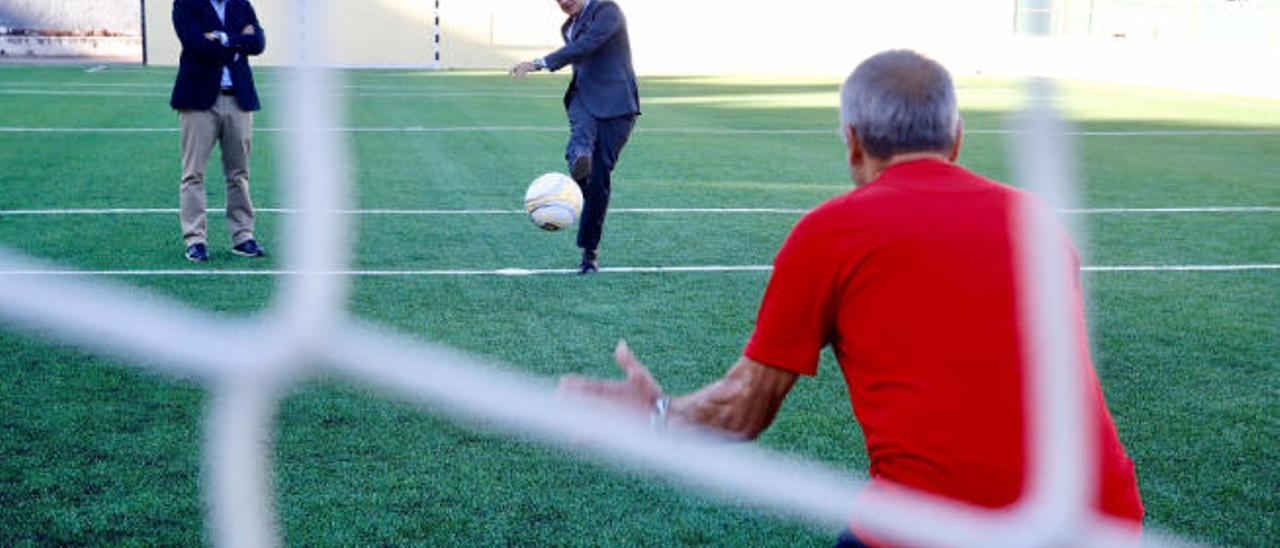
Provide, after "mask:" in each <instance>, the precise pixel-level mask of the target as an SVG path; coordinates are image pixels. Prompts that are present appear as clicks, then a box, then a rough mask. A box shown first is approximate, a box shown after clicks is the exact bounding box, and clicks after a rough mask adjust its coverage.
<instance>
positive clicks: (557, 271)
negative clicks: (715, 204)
mask: <svg viewBox="0 0 1280 548" xmlns="http://www.w3.org/2000/svg"><path fill="white" fill-rule="evenodd" d="M1080 270H1081V271H1083V272H1098V273H1114V272H1250V271H1267V270H1280V263H1278V264H1226V265H1115V266H1083V267H1080ZM771 271H773V266H772V265H767V264H760V265H696V266H613V267H601V268H600V272H602V273H607V274H676V273H680V274H690V273H692V274H698V273H725V272H771ZM577 273H578V270H577V269H575V268H514V267H508V268H498V269H491V270H485V269H458V270H447V269H422V270H414V269H404V270H334V271H324V272H308V273H305V274H307V275H314V274H321V275H325V276H354V277H366V278H397V277H398V278H427V277H453V276H497V277H522V276H547V275H575V276H576V275H577ZM303 274H304V272H303V271H298V270H269V269H264V270H211V269H200V270H176V269H160V270H146V269H137V270H73V269H69V268H68V269H32V270H0V277H13V276H58V277H62V276H76V277H81V276H83V277H127V276H138V277H190V276H210V277H238V276H259V277H262V276H271V277H275V276H300V275H303Z"/></svg>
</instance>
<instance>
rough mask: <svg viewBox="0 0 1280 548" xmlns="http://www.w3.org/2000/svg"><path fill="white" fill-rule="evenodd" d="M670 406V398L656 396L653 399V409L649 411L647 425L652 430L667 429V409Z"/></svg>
mask: <svg viewBox="0 0 1280 548" xmlns="http://www.w3.org/2000/svg"><path fill="white" fill-rule="evenodd" d="M670 407H671V398H668V397H666V396H658V399H656V400H653V411H650V412H649V426H652V427H653V429H654V430H666V429H667V409H668V408H670Z"/></svg>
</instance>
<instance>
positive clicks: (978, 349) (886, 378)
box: [561, 50, 1143, 546]
mask: <svg viewBox="0 0 1280 548" xmlns="http://www.w3.org/2000/svg"><path fill="white" fill-rule="evenodd" d="M841 111H842V118H843V123H842V127H843V131H844V135H845V138H846V141H847V144H848V163H849V167H850V172H851V174H852V176H853V179H854V181H855V183H856V186H857V188H855V189H854V190H853V191H851V192H848V193H846V194H844V195H841V196H837V197H835V198H832V199H830V200H828V201H826V202H825V203H823V204H821V205H820V206H818V207H817V208H816V209H814V210H813V211H811V212H809V213H808V214H806V215H805V216H804V217H803V218H802V219H800V221H799V222H798V223H797V224H796V226H795V228H794V229H793V230H792V231H791V234H790V235H789V236H788V237H787V239H786V241H785V243H783V245H782V248H781V250H779V252H778V255H777V257H776V259H775V261H774V269H773V274H772V277H771V278H770V279H769V284H768V287H767V288H766V290H765V294H764V299H763V301H762V302H761V305H760V311H759V315H758V317H757V320H756V327H755V331H754V333H752V335H751V338H750V339H749V340H748V342H747V344H746V348H745V349H744V350H743V352H742V357H741V358H740V359H739V360H738V362H737V363H736V364H734V365H733V366H732V367H731V368H730V369H729V371H728V372H727V373H726V374H725V376H724V377H723V378H721V379H720V380H718V381H716V382H714V383H712V384H709V385H707V386H706V387H704V388H702V389H701V390H698V391H697V392H694V393H691V394H688V395H685V396H680V397H676V398H668V397H667V396H665V395H664V394H663V393H662V390H661V388H660V387H659V386H658V384H657V382H656V381H654V380H653V378H652V376H651V375H650V374H649V372H648V370H647V369H645V367H644V366H643V365H641V364H640V362H639V361H637V360H636V358H635V357H634V356H633V355H632V354H631V352H630V351H629V350H628V349H627V348H626V345H625V344H619V348H618V351H617V360H618V364H619V365H620V366H621V367H622V368H623V369H624V370H625V371H626V372H627V377H628V378H627V379H626V380H625V381H607V380H596V379H587V378H582V377H566V378H564V379H562V381H561V389H562V390H563V391H566V392H577V393H585V394H591V395H596V396H600V397H605V398H610V399H614V400H616V401H618V402H621V403H625V404H630V405H634V406H637V407H644V408H649V407H653V408H655V409H656V411H655V413H656V414H657V415H658V416H659V417H660V418H663V419H665V418H666V417H670V418H671V420H675V421H682V422H688V423H696V424H701V425H704V426H710V427H713V428H717V429H720V430H724V431H726V432H728V433H730V434H732V435H735V436H739V437H742V438H745V439H752V438H755V437H756V436H757V435H759V434H760V432H762V431H763V430H764V429H765V428H767V427H768V426H769V424H770V423H771V422H772V421H773V418H774V416H775V414H776V413H777V410H778V408H779V407H780V406H781V405H782V401H783V399H784V398H785V397H786V395H787V393H788V392H789V391H790V390H791V387H792V386H793V385H794V383H795V381H796V378H797V376H798V375H813V374H814V373H816V371H817V367H818V358H819V353H820V352H821V350H822V349H823V348H825V347H826V346H827V345H830V346H831V347H832V348H833V350H834V352H835V356H836V360H837V361H838V362H839V363H840V367H841V369H842V370H843V372H844V378H845V382H846V384H847V385H848V388H849V399H850V401H851V402H852V405H853V411H854V414H855V415H856V416H857V419H858V422H859V423H861V425H862V430H863V433H864V434H865V437H866V445H867V453H868V456H869V457H870V471H869V472H870V475H871V478H872V481H873V483H877V484H886V485H888V484H894V485H902V486H908V487H911V488H914V489H919V490H922V491H927V492H930V493H935V494H938V495H943V496H946V497H950V498H953V499H957V500H961V501H965V502H968V503H971V504H975V505H979V506H984V507H989V508H998V507H1004V506H1008V505H1010V504H1012V503H1014V502H1016V501H1017V499H1018V498H1019V496H1020V495H1021V494H1022V491H1023V487H1024V485H1025V484H1026V481H1025V476H1026V475H1027V466H1026V462H1025V453H1026V446H1027V443H1026V432H1025V429H1026V428H1028V427H1029V425H1030V423H1029V421H1028V420H1026V417H1025V416H1024V411H1025V408H1026V406H1025V405H1024V401H1023V384H1024V383H1023V370H1022V361H1023V348H1022V344H1021V339H1020V326H1019V321H1020V317H1021V316H1020V315H1019V311H1018V310H1017V306H1018V303H1017V302H1016V297H1017V295H1018V291H1017V286H1016V281H1017V280H1016V277H1015V272H1016V268H1015V263H1014V261H1015V260H1016V257H1015V250H1014V243H1015V242H1014V240H1013V234H1014V233H1015V228H1016V227H1014V226H1012V225H1013V223H1014V222H1015V219H1016V218H1017V217H1016V212H1017V210H1018V209H1017V208H1018V207H1019V205H1018V204H1019V202H1021V201H1022V200H1027V199H1030V198H1029V197H1028V196H1027V195H1026V194H1024V193H1022V192H1021V191H1019V190H1016V189H1013V188H1011V187H1008V186H1005V185H1002V184H1000V183H997V182H994V181H991V180H989V179H986V178H984V177H982V176H980V175H977V174H975V173H973V172H971V171H968V170H966V169H964V168H962V167H960V166H958V165H956V164H955V160H956V158H957V157H958V155H959V151H960V141H961V124H960V116H959V111H958V108H957V104H956V96H955V89H954V87H953V85H952V83H951V77H950V76H949V75H948V74H947V71H946V69H944V68H943V67H942V66H940V65H938V64H937V63H936V62H934V61H932V60H930V59H927V58H924V57H922V56H920V55H918V54H916V53H913V52H910V51H901V50H899V51H888V52H884V53H880V54H878V55H875V56H873V57H871V58H870V59H868V60H866V61H864V62H863V63H862V64H861V65H859V66H858V68H857V69H856V70H855V71H854V72H853V74H852V75H850V76H849V78H848V80H846V81H845V84H844V87H843V88H842V91H841ZM1063 245H1064V246H1066V247H1067V248H1068V249H1069V250H1070V252H1071V255H1072V257H1073V258H1075V257H1076V253H1075V250H1074V247H1072V246H1071V243H1070V241H1066V240H1064V242H1063ZM1074 266H1075V270H1074V271H1073V272H1072V279H1074V280H1076V284H1075V285H1076V288H1077V290H1078V288H1079V279H1078V268H1079V265H1078V260H1077V262H1076V263H1075V265H1074ZM1074 302H1075V306H1076V314H1075V316H1076V318H1077V326H1076V327H1077V330H1078V332H1079V333H1080V334H1081V336H1080V337H1079V345H1080V346H1079V351H1080V355H1081V356H1082V357H1083V359H1082V361H1081V363H1082V364H1084V367H1085V369H1086V370H1085V371H1083V372H1082V373H1083V374H1086V375H1087V378H1088V382H1089V383H1090V385H1091V386H1092V388H1093V390H1092V391H1091V394H1092V397H1091V401H1090V402H1089V406H1088V407H1087V409H1088V412H1089V413H1090V414H1091V416H1092V417H1093V435H1094V437H1095V446H1096V448H1097V453H1096V455H1097V458H1096V466H1097V467H1098V468H1097V481H1098V485H1097V490H1096V491H1097V501H1096V505H1097V508H1098V509H1099V510H1100V511H1101V512H1103V513H1105V514H1107V515H1110V516H1113V517H1116V518H1120V519H1122V520H1127V521H1130V522H1132V523H1134V524H1135V525H1136V524H1140V523H1141V519H1142V512H1143V510H1142V502H1141V499H1140V497H1139V495H1138V489H1137V480H1136V478H1135V475H1134V470H1133V462H1132V461H1131V460H1130V459H1129V457H1128V456H1127V455H1126V454H1125V452H1124V448H1123V447H1122V446H1121V444H1120V440H1119V438H1118V437H1117V435H1116V431H1115V426H1114V425H1113V423H1112V420H1111V416H1110V413H1109V412H1108V411H1107V408H1106V404H1105V401H1104V400H1103V397H1102V392H1101V388H1100V387H1099V385H1098V381H1097V377H1096V375H1095V374H1094V372H1093V366H1092V364H1091V363H1090V362H1089V360H1088V342H1087V340H1086V337H1085V336H1084V335H1083V334H1084V333H1085V328H1084V320H1083V318H1084V314H1083V304H1082V300H1081V298H1080V293H1079V292H1078V291H1077V292H1076V295H1075V299H1074ZM842 542H845V543H847V544H848V545H852V546H858V545H860V541H859V540H858V539H856V538H853V537H851V536H848V535H846V537H842Z"/></svg>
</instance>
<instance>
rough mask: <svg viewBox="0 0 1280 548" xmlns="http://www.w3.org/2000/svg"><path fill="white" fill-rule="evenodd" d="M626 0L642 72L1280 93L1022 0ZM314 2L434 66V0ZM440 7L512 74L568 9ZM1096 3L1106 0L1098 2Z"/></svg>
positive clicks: (450, 32) (1252, 73)
mask: <svg viewBox="0 0 1280 548" xmlns="http://www.w3.org/2000/svg"><path fill="white" fill-rule="evenodd" d="M0 1H4V2H14V1H19V0H0ZM26 1H33V0H26ZM617 1H618V3H619V5H621V6H622V9H623V11H624V12H625V13H626V16H627V20H628V26H629V30H630V35H631V40H632V49H633V53H634V60H635V64H636V68H637V70H638V71H640V72H641V73H642V74H679V73H770V74H779V73H783V74H786V73H797V74H819V75H828V76H829V75H843V74H845V73H847V72H848V71H849V70H850V69H851V68H852V67H853V66H855V65H856V64H857V62H858V61H859V60H861V59H863V58H865V57H866V56H867V55H870V54H871V53H874V52H876V51H880V50H883V49H887V48H912V49H916V50H919V51H922V52H924V53H926V54H928V55H930V56H932V57H934V58H936V59H938V60H939V61H941V62H943V63H944V64H945V65H946V66H948V67H949V68H950V69H951V70H952V71H953V72H955V73H957V74H962V75H963V74H977V73H983V74H1008V75H1025V74H1035V75H1044V76H1064V77H1073V78H1093V79H1103V80H1113V81H1123V82H1134V83H1144V84H1153V85H1165V86H1176V87H1183V88H1190V89H1200V90H1206V91H1220V92H1229V93H1237V94H1243V95H1256V96H1268V97H1280V83H1278V82H1277V74H1280V71H1276V70H1274V68H1272V67H1276V66H1280V46H1276V45H1265V44H1264V45H1260V46H1248V45H1240V44H1233V43H1231V42H1230V40H1226V41H1223V40H1217V41H1207V42H1206V41H1205V39H1204V37H1203V36H1189V35H1188V33H1185V32H1184V33H1176V32H1174V33H1170V32H1166V31H1167V30H1168V29H1165V30H1164V31H1161V34H1160V36H1161V38H1160V39H1159V40H1152V39H1149V37H1146V38H1143V39H1141V40H1139V39H1136V38H1134V37H1129V38H1125V39H1119V38H1115V37H1113V36H1110V35H1107V34H1106V33H1105V32H1103V31H1105V30H1106V29H1100V28H1099V29H1094V31H1096V32H1094V33H1093V34H1092V35H1090V34H1089V33H1083V34H1082V33H1080V32H1069V33H1068V32H1064V33H1063V34H1065V35H1066V37H1064V38H1028V37H1016V36H1013V32H1012V31H1013V28H1012V27H1013V18H1014V11H1013V10H1014V1H1013V0H790V1H787V2H777V1H773V0H617ZM1186 1H1190V0H1186ZM311 2H312V4H313V5H317V6H321V7H322V8H323V9H324V11H325V12H326V13H327V14H328V16H329V18H330V19H331V21H330V25H329V32H330V33H331V36H333V39H332V41H331V45H332V46H333V48H334V51H335V52H336V56H335V59H336V61H337V62H338V64H342V65H418V66H426V65H430V64H431V61H432V43H431V31H432V27H433V20H434V15H435V14H434V4H435V2H434V0H311ZM287 3H288V2H286V1H285V0H256V1H254V5H255V6H256V7H257V9H258V13H259V15H260V17H261V19H262V24H263V26H264V27H265V28H266V30H267V35H268V37H267V54H266V55H264V56H263V57H262V58H260V59H258V60H257V62H258V64H283V63H287V62H288V60H289V59H290V40H289V39H288V38H289V37H290V36H291V35H296V33H297V32H299V29H300V28H303V26H300V24H299V22H298V17H297V16H296V15H295V14H291V13H286V11H285V10H284V8H283V6H284V5H285V4H287ZM440 4H441V7H440V22H441V27H442V29H441V30H442V34H443V38H442V58H441V61H442V64H443V66H445V67H451V68H489V69H503V68H507V67H509V66H511V65H512V64H513V63H515V62H517V61H520V60H526V59H532V58H534V57H537V56H540V55H543V54H546V53H548V52H550V51H551V50H552V49H554V48H555V47H558V45H559V43H560V39H559V37H558V33H557V31H558V29H559V26H560V23H561V22H562V21H563V20H564V15H563V14H562V13H560V12H559V9H558V8H557V7H556V5H555V2H553V0H440ZM1069 4H1070V5H1072V6H1077V7H1078V6H1079V5H1083V4H1081V3H1080V2H1076V1H1075V0H1071V1H1068V0H1055V3H1054V5H1055V6H1057V8H1056V9H1060V10H1066V9H1067V6H1068V5H1069ZM1101 4H1105V2H1101V1H1099V2H1097V3H1096V4H1094V5H1101ZM147 6H148V9H147V19H148V33H147V34H148V37H147V41H148V48H149V54H150V58H151V62H152V63H153V64H162V65H163V64H174V63H176V62H177V58H178V48H177V40H176V38H175V37H174V36H173V29H172V25H171V24H170V22H169V21H170V15H169V10H170V6H171V2H168V1H164V0H148V2H147ZM1246 8H1248V6H1246ZM1242 9H1244V8H1242ZM1248 10H1252V11H1249V13H1248V14H1246V15H1249V17H1250V18H1251V19H1259V20H1264V22H1262V23H1258V24H1262V25H1274V26H1275V27H1276V32H1277V33H1280V17H1278V16H1277V10H1269V11H1268V10H1262V9H1260V8H1248ZM1248 10H1246V11H1248ZM1173 15H1178V13H1174V14H1173ZM1182 15H1186V14H1182ZM1171 17H1172V16H1171ZM1184 26H1185V25H1184ZM1219 34H1220V33H1219Z"/></svg>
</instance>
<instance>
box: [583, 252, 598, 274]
mask: <svg viewBox="0 0 1280 548" xmlns="http://www.w3.org/2000/svg"><path fill="white" fill-rule="evenodd" d="M599 260H600V255H599V254H598V253H596V250H594V249H588V250H584V251H583V252H582V263H580V264H579V265H578V274H591V273H593V272H599V271H600V266H599V264H598V263H599Z"/></svg>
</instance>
